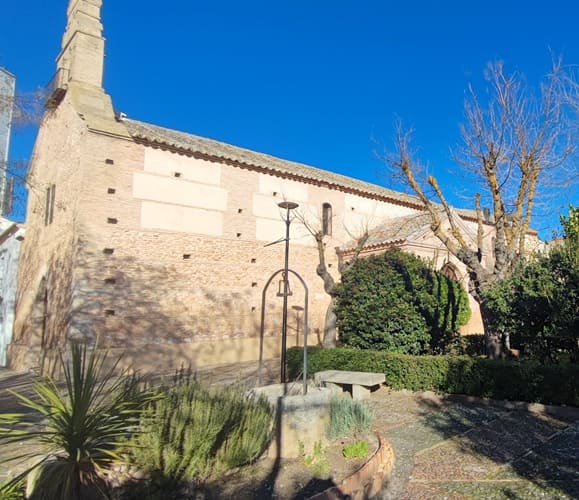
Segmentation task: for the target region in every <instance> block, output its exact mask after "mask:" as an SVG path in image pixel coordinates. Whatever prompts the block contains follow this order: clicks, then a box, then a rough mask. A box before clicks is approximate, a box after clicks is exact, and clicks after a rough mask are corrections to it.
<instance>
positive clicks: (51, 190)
mask: <svg viewBox="0 0 579 500" xmlns="http://www.w3.org/2000/svg"><path fill="white" fill-rule="evenodd" d="M55 197H56V186H55V185H54V184H51V185H50V186H48V187H47V188H46V209H45V211H44V225H45V226H48V225H49V224H52V221H53V220H54V199H55Z"/></svg>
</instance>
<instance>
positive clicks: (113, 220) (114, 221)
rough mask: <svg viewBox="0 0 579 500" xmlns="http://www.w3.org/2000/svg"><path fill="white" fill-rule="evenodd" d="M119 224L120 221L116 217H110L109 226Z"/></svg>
mask: <svg viewBox="0 0 579 500" xmlns="http://www.w3.org/2000/svg"><path fill="white" fill-rule="evenodd" d="M118 222H119V221H118V219H115V218H114V217H109V218H108V219H107V224H117V223H118Z"/></svg>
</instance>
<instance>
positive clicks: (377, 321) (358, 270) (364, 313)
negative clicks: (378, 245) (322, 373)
mask: <svg viewBox="0 0 579 500" xmlns="http://www.w3.org/2000/svg"><path fill="white" fill-rule="evenodd" d="M334 295H335V298H336V305H335V312H336V316H337V322H338V327H339V332H340V342H341V343H342V344H344V345H347V346H350V347H358V348H361V349H384V350H387V351H391V352H399V353H406V354H419V353H423V352H426V351H428V350H431V351H432V352H436V353H439V352H443V351H444V350H445V349H446V348H447V346H448V345H449V343H450V342H451V340H452V339H453V338H454V337H456V332H457V331H458V328H459V327H460V326H462V325H463V324H464V323H466V321H468V319H469V317H470V308H469V305H468V296H467V293H466V291H465V290H464V289H463V287H462V286H461V285H460V283H458V282H456V281H454V280H452V279H450V278H448V277H447V276H445V275H443V274H442V273H440V272H438V271H435V270H433V269H431V268H430V267H429V266H428V265H427V264H426V263H425V262H424V261H422V260H421V259H419V258H418V257H416V256H414V255H412V254H408V253H405V252H402V251H400V250H389V251H387V252H384V253H382V254H379V255H371V256H370V257H368V258H364V259H359V260H357V261H356V262H355V263H354V264H353V265H352V266H351V267H350V268H349V269H348V271H347V272H346V273H344V274H343V276H342V281H341V283H339V284H338V285H336V288H335V289H334Z"/></svg>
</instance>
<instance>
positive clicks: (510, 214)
mask: <svg viewBox="0 0 579 500" xmlns="http://www.w3.org/2000/svg"><path fill="white" fill-rule="evenodd" d="M485 76H486V79H487V82H488V85H489V92H488V94H487V99H486V100H485V102H484V103H483V102H481V99H480V98H479V96H478V95H477V94H476V92H475V91H474V89H473V88H472V87H469V89H468V94H467V98H466V101H465V123H464V124H463V125H462V126H461V135H462V140H463V144H462V146H461V147H459V149H458V150H457V151H456V152H455V153H454V158H455V160H456V161H457V164H458V165H459V166H460V167H461V168H462V170H463V171H465V170H466V171H468V172H469V173H470V174H472V176H473V179H474V181H475V183H476V184H475V185H477V187H478V188H480V189H478V192H476V193H475V194H474V200H473V201H474V203H473V204H474V209H475V213H476V217H475V218H476V221H477V227H478V231H477V238H476V239H477V242H476V245H475V246H473V245H472V243H471V242H469V239H468V237H467V236H466V235H465V234H464V231H463V230H462V229H461V225H460V224H459V223H458V221H457V218H458V217H459V215H458V214H457V212H456V211H455V210H453V209H452V208H451V207H450V205H449V203H448V201H447V199H446V197H445V195H444V194H443V192H442V189H441V187H440V186H439V183H438V181H437V179H436V178H435V177H434V176H432V175H429V176H423V175H422V168H421V166H420V162H419V161H417V160H416V159H415V157H414V154H413V152H412V150H411V135H412V133H411V131H409V130H406V129H404V128H403V127H402V126H401V125H400V123H398V124H397V128H396V138H395V151H394V153H386V154H385V155H384V156H383V159H384V160H385V163H386V165H387V167H388V168H389V169H391V171H392V172H395V173H398V174H401V175H400V177H401V179H402V180H403V182H404V184H405V185H406V186H407V187H408V188H409V189H410V190H411V191H412V192H413V193H414V194H415V195H416V196H417V197H418V199H419V200H420V202H421V203H422V205H423V206H424V208H425V210H426V211H427V213H428V214H429V215H430V219H431V228H432V231H433V233H434V234H435V235H436V236H437V237H438V239H439V240H440V241H441V242H442V243H443V244H444V245H445V246H446V248H447V249H448V250H449V251H450V252H451V253H452V254H453V255H454V256H456V257H457V258H458V259H459V260H460V261H461V262H462V263H464V264H465V265H466V266H467V268H468V271H469V273H470V278H471V292H472V294H473V296H474V297H475V299H476V300H477V301H478V303H479V305H480V307H481V314H482V318H483V323H484V326H485V338H486V345H487V353H488V355H489V356H491V357H499V356H501V355H502V345H503V343H502V340H503V339H501V338H499V337H498V335H497V334H495V332H492V331H490V328H489V323H488V321H487V319H488V314H486V309H485V303H484V294H483V293H482V292H483V291H484V289H485V288H486V287H488V286H490V285H492V284H493V283H494V282H495V281H496V280H498V279H501V278H503V277H505V276H507V275H508V274H509V273H510V272H511V270H512V269H513V267H514V266H515V265H516V263H517V262H518V261H519V259H521V258H522V257H523V256H524V254H525V244H526V241H527V240H528V234H529V229H530V223H531V216H532V213H533V209H534V208H535V204H536V201H537V197H538V193H540V192H541V190H542V188H546V187H548V186H552V185H553V183H556V182H557V181H569V179H570V178H571V177H570V176H569V175H568V173H566V172H565V169H567V168H568V167H569V165H570V159H571V156H572V155H573V153H574V152H575V150H576V145H575V144H576V139H577V135H576V126H575V124H574V123H573V118H574V116H573V113H572V112H571V111H572V110H571V109H570V107H569V106H568V103H569V99H568V97H569V92H568V91H570V90H572V89H574V90H575V91H576V87H575V88H573V86H572V85H570V84H571V83H573V84H574V80H573V79H572V78H570V75H569V72H568V71H566V70H565V68H563V66H562V65H561V63H560V62H555V63H554V64H553V68H552V71H551V73H549V74H548V75H547V76H546V77H545V78H544V81H543V83H542V84H541V85H540V87H539V89H538V90H537V91H533V89H531V88H530V87H527V86H525V84H524V78H523V76H522V75H521V74H519V73H513V74H507V73H506V72H505V70H504V67H503V64H502V63H500V62H499V63H493V64H490V65H489V66H488V68H487V71H486V75H485ZM574 168H576V167H574ZM545 191H546V189H543V192H545ZM482 197H484V200H485V203H489V204H490V206H491V214H492V217H491V221H492V223H493V224H494V233H495V234H494V239H493V240H492V246H493V247H494V248H493V249H492V253H493V255H494V259H491V261H492V262H490V261H487V260H483V259H482V251H483V250H482V249H483V238H484V234H485V233H484V228H483V226H484V224H483V221H484V220H485V217H483V213H482V210H481V198H482ZM441 214H445V215H446V218H447V219H448V222H449V225H450V230H449V231H447V230H445V228H444V226H443V221H442V220H441ZM487 219H488V217H487Z"/></svg>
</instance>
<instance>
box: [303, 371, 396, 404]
mask: <svg viewBox="0 0 579 500" xmlns="http://www.w3.org/2000/svg"><path fill="white" fill-rule="evenodd" d="M314 380H315V382H316V384H318V385H325V386H326V387H329V388H331V389H332V390H334V391H335V392H342V391H343V390H344V389H349V390H350V391H351V394H352V399H366V398H367V397H369V396H370V393H371V392H372V389H373V388H375V387H377V386H379V385H381V384H383V383H384V382H386V377H385V375H384V374H383V373H371V372H350V371H345V370H325V371H322V372H317V373H316V374H315V375H314Z"/></svg>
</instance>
